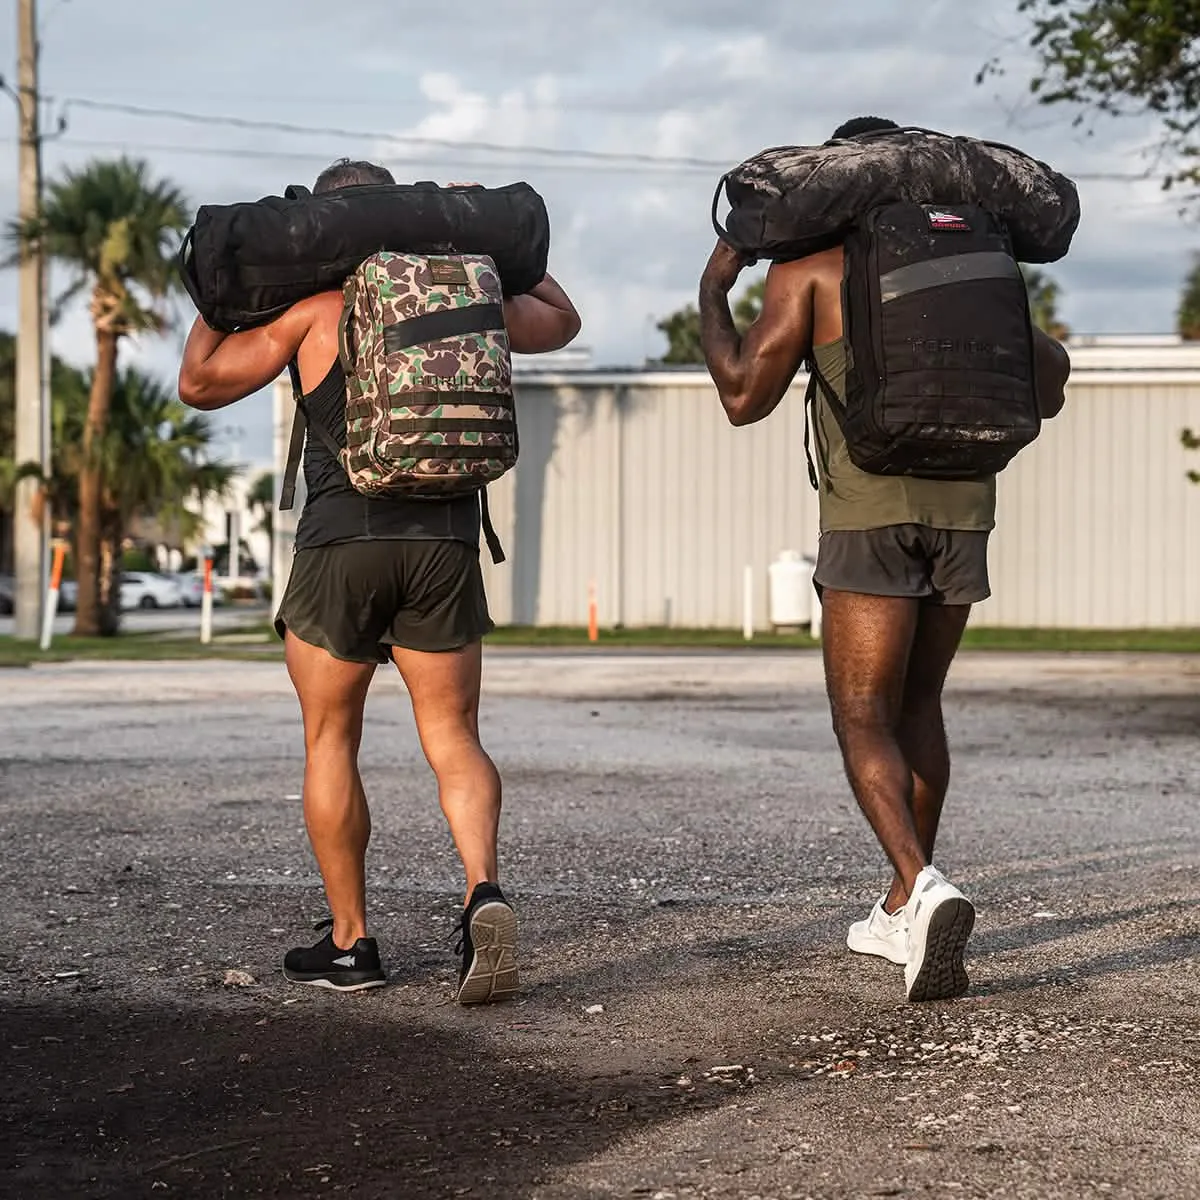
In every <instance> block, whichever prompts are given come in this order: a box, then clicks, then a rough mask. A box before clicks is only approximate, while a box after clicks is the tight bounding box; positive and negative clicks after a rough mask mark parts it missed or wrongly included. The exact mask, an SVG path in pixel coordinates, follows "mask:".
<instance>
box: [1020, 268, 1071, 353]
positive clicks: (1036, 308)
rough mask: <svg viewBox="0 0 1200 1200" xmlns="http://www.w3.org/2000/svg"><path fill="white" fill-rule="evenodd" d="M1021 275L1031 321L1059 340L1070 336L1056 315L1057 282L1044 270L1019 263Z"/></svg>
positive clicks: (1067, 329)
mask: <svg viewBox="0 0 1200 1200" xmlns="http://www.w3.org/2000/svg"><path fill="white" fill-rule="evenodd" d="M1021 276H1022V278H1024V280H1025V290H1026V292H1027V293H1028V294H1029V315H1030V316H1031V317H1032V318H1033V323H1034V324H1035V325H1036V326H1037V327H1038V328H1039V329H1040V330H1041V331H1042V332H1043V333H1047V334H1049V335H1050V337H1052V338H1057V339H1058V340H1059V341H1060V342H1063V341H1066V339H1067V338H1068V337H1070V336H1071V331H1070V329H1069V328H1068V327H1067V326H1066V325H1065V324H1064V323H1063V321H1062V320H1061V319H1060V318H1059V315H1058V298H1059V295H1060V294H1061V292H1060V289H1059V286H1058V284H1057V283H1056V282H1055V281H1054V279H1052V278H1051V277H1050V275H1048V274H1047V273H1046V272H1045V271H1041V270H1039V269H1038V268H1036V267H1027V266H1025V265H1024V264H1022V265H1021Z"/></svg>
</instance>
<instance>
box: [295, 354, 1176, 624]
mask: <svg viewBox="0 0 1200 1200" xmlns="http://www.w3.org/2000/svg"><path fill="white" fill-rule="evenodd" d="M1139 353H1140V354H1142V356H1143V357H1146V356H1147V355H1148V354H1149V353H1150V352H1149V351H1139ZM1155 353H1160V352H1157V351H1156V352H1155ZM1183 353H1184V352H1183V351H1181V352H1179V353H1177V354H1174V355H1173V359H1182V355H1183ZM1186 353H1188V354H1191V353H1193V352H1192V351H1191V349H1188V350H1187V351H1186ZM1080 357H1083V355H1082V354H1081V355H1080ZM1089 365H1090V364H1089ZM1135 365H1136V366H1137V368H1138V370H1137V371H1136V373H1134V372H1130V371H1126V372H1122V371H1120V370H1117V369H1110V368H1109V366H1108V364H1107V363H1106V364H1102V365H1100V366H1099V369H1097V368H1095V367H1093V368H1092V369H1085V370H1083V371H1079V372H1077V375H1076V378H1075V380H1074V381H1073V382H1072V384H1071V386H1070V388H1069V391H1068V400H1067V407H1066V409H1065V410H1064V412H1063V414H1062V415H1061V416H1060V417H1059V418H1057V420H1055V421H1052V422H1049V423H1048V424H1047V425H1046V427H1045V430H1044V432H1043V434H1042V437H1041V438H1040V439H1039V440H1038V442H1037V444H1036V445H1034V446H1032V447H1031V448H1030V449H1029V450H1027V451H1026V452H1025V453H1024V454H1022V455H1021V456H1020V458H1018V460H1017V461H1016V462H1015V463H1014V464H1013V465H1012V466H1011V467H1010V468H1009V470H1008V471H1006V472H1005V473H1004V475H1003V476H1002V478H1001V482H1000V510H999V518H998V528H997V531H996V534H995V536H994V538H993V542H992V553H991V570H992V586H993V593H994V594H993V598H992V599H991V600H989V601H987V602H986V603H985V604H982V605H980V606H979V607H978V609H977V610H976V614H975V620H976V621H977V622H979V623H987V624H989V625H1000V626H1009V627H1020V626H1042V627H1046V628H1051V627H1059V628H1072V627H1074V628H1087V627H1092V628H1139V627H1154V626H1157V627H1172V626H1200V487H1197V486H1195V485H1192V484H1189V483H1188V481H1187V478H1186V472H1187V470H1188V468H1189V467H1191V468H1193V469H1196V468H1200V454H1195V453H1193V454H1189V453H1187V452H1186V451H1184V450H1183V448H1182V447H1181V446H1180V444H1179V431H1180V430H1181V429H1182V428H1183V427H1184V426H1186V425H1191V426H1192V427H1193V428H1200V366H1193V365H1192V364H1191V363H1190V361H1189V362H1186V363H1184V362H1182V361H1180V362H1172V369H1171V370H1160V371H1157V372H1156V371H1155V370H1153V369H1152V365H1151V364H1150V363H1142V362H1140V361H1139V362H1138V363H1136V364H1135ZM1193 380H1194V382H1192V381H1193ZM803 385H804V381H803V380H798V381H797V383H796V385H795V387H793V389H792V391H791V393H790V394H789V395H788V397H787V398H786V399H785V400H784V402H783V404H781V405H780V407H779V409H778V410H777V411H776V412H775V413H774V414H773V415H772V416H771V417H770V418H768V419H767V420H766V421H763V422H761V423H760V424H758V425H755V426H751V427H749V428H746V429H732V428H730V426H729V425H728V423H727V422H726V420H725V416H724V414H723V412H722V411H721V406H720V404H719V402H718V400H717V397H716V393H715V390H714V389H713V387H712V385H711V383H709V382H708V381H707V380H706V378H705V377H703V376H700V375H697V374H687V375H681V376H679V377H671V376H666V377H662V376H660V377H653V376H651V377H647V376H645V375H637V374H631V375H626V376H612V377H610V378H606V377H604V376H601V375H590V376H586V377H583V378H580V379H578V380H574V379H569V378H563V377H560V378H559V379H557V380H553V381H552V380H540V381H539V380H525V381H522V382H521V383H520V385H519V399H518V404H519V409H520V429H521V461H520V465H519V466H518V468H517V469H516V471H515V472H513V473H512V474H511V475H510V476H509V477H507V478H505V479H503V480H501V482H500V483H499V484H498V485H496V486H495V487H493V488H492V489H491V503H492V511H493V517H494V519H495V524H496V527H497V530H498V531H499V532H500V535H501V538H502V540H503V542H504V546H505V549H506V550H507V551H508V555H509V561H508V562H507V563H505V564H503V565H502V566H500V567H493V566H492V565H491V563H490V562H489V561H488V560H487V555H486V553H485V554H484V561H485V567H484V571H485V577H486V579H487V583H488V594H489V599H490V602H491V606H492V612H493V615H494V616H495V618H496V620H497V621H499V622H501V623H521V624H540V625H554V624H569V625H581V624H583V623H585V622H586V620H587V601H588V585H589V583H591V582H593V581H594V582H595V584H596V588H597V599H598V603H599V608H600V619H601V622H602V623H603V624H605V625H615V624H619V623H623V624H626V625H630V626H639V625H662V624H665V623H668V622H669V623H672V624H675V625H681V626H691V627H714V626H723V627H727V628H728V627H736V626H739V625H740V624H741V619H742V571H743V568H744V566H745V565H746V564H751V565H752V566H753V568H754V580H755V623H756V625H757V626H758V627H759V628H765V627H766V625H767V620H768V600H767V578H768V577H767V567H768V565H769V563H770V562H771V561H772V560H773V559H775V558H776V557H777V555H778V554H779V552H780V551H781V550H785V549H793V550H799V551H801V552H802V553H805V554H810V555H811V554H814V553H815V550H816V542H817V533H816V531H817V504H816V495H815V493H814V492H812V491H811V489H810V488H809V486H808V480H807V472H806V468H805V463H804V412H803ZM279 414H280V415H279V421H280V426H281V428H280V432H279V435H278V445H279V453H280V456H281V457H282V453H283V450H284V447H285V445H286V437H285V432H286V430H285V426H284V416H285V415H286V416H287V418H288V419H290V407H289V403H288V402H287V397H286V395H285V391H284V388H283V387H282V386H281V388H280V398H279ZM280 471H282V463H281V464H280ZM293 522H294V518H293V519H291V520H289V519H288V517H287V516H286V515H284V514H281V515H280V516H279V517H277V527H278V528H279V529H280V531H281V534H282V535H283V536H282V537H281V549H285V550H286V546H285V545H284V543H285V542H286V539H287V536H288V534H289V532H290V530H291V529H292V528H293ZM278 557H279V558H280V559H282V558H283V557H284V555H283V554H281V555H279V556H278ZM282 566H283V563H282V562H281V563H280V567H281V568H282Z"/></svg>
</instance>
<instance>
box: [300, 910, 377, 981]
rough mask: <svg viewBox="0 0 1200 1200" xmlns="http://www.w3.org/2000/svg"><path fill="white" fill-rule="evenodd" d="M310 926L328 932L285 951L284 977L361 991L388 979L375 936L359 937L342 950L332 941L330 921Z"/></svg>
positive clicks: (331, 924) (331, 922) (331, 923)
mask: <svg viewBox="0 0 1200 1200" xmlns="http://www.w3.org/2000/svg"><path fill="white" fill-rule="evenodd" d="M313 928H314V929H328V930H329V932H328V933H327V934H326V935H325V936H324V937H323V938H322V939H321V940H320V941H319V942H318V943H317V944H316V945H315V946H297V947H296V949H295V950H289V951H288V952H287V955H286V956H285V957H284V960H283V975H284V978H285V979H290V980H291V981H292V983H307V984H308V985H309V986H310V987H323V988H333V990H334V991H337V992H361V991H364V990H365V989H366V988H377V987H383V985H384V984H385V983H387V976H386V975H385V974H384V973H383V967H382V966H381V965H380V963H379V947H378V946H377V945H376V944H375V939H374V938H359V939H358V941H357V942H355V943H354V945H353V946H351V947H350V949H349V950H342V949H341V948H340V947H338V946H335V945H334V944H333V921H331V920H326V921H318V922H317V924H316V925H314V926H313Z"/></svg>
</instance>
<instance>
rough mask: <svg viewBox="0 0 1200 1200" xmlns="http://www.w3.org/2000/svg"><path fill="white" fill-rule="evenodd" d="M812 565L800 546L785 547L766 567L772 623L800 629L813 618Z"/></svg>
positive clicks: (785, 627)
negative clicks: (801, 551)
mask: <svg viewBox="0 0 1200 1200" xmlns="http://www.w3.org/2000/svg"><path fill="white" fill-rule="evenodd" d="M813 566H814V564H813V562H812V560H811V559H808V558H805V557H804V555H802V554H801V553H800V552H799V551H798V550H784V551H782V552H781V553H780V555H779V557H778V558H777V559H776V560H775V561H774V562H773V563H772V564H771V565H770V566H769V567H768V568H767V574H768V576H769V577H770V593H771V595H770V604H771V624H772V625H773V626H775V628H776V629H780V628H783V629H798V628H800V627H801V626H804V625H808V624H809V623H810V622H811V620H812V609H813V600H814V599H815V597H814V596H813V588H812V577H813Z"/></svg>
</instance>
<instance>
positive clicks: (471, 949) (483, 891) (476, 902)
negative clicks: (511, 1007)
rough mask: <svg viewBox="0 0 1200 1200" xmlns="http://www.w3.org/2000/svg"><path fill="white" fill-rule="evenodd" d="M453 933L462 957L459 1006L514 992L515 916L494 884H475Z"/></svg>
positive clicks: (505, 996)
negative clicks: (456, 935) (459, 935)
mask: <svg viewBox="0 0 1200 1200" xmlns="http://www.w3.org/2000/svg"><path fill="white" fill-rule="evenodd" d="M454 932H455V933H458V934H461V935H462V936H461V939H460V940H459V943H458V945H457V946H455V948H454V949H455V952H456V953H458V954H461V955H462V969H461V970H460V971H459V974H458V988H457V990H456V991H455V993H454V998H455V999H456V1000H457V1001H458V1002H459V1004H485V1003H487V1002H488V1001H489V1000H508V999H509V998H510V997H512V996H514V995H516V991H517V914H516V913H515V912H513V910H512V905H511V904H509V902H508V901H507V900H505V898H504V893H503V892H502V891H501V890H500V888H499V887H498V886H497V885H496V884H494V883H481V884H478V885H477V886H476V888H475V890H474V891H473V892H472V893H471V900H470V903H469V904H468V905H467V909H466V912H464V913H463V919H462V921H461V922H460V924H459V925H458V927H457V929H455V931H454Z"/></svg>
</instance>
